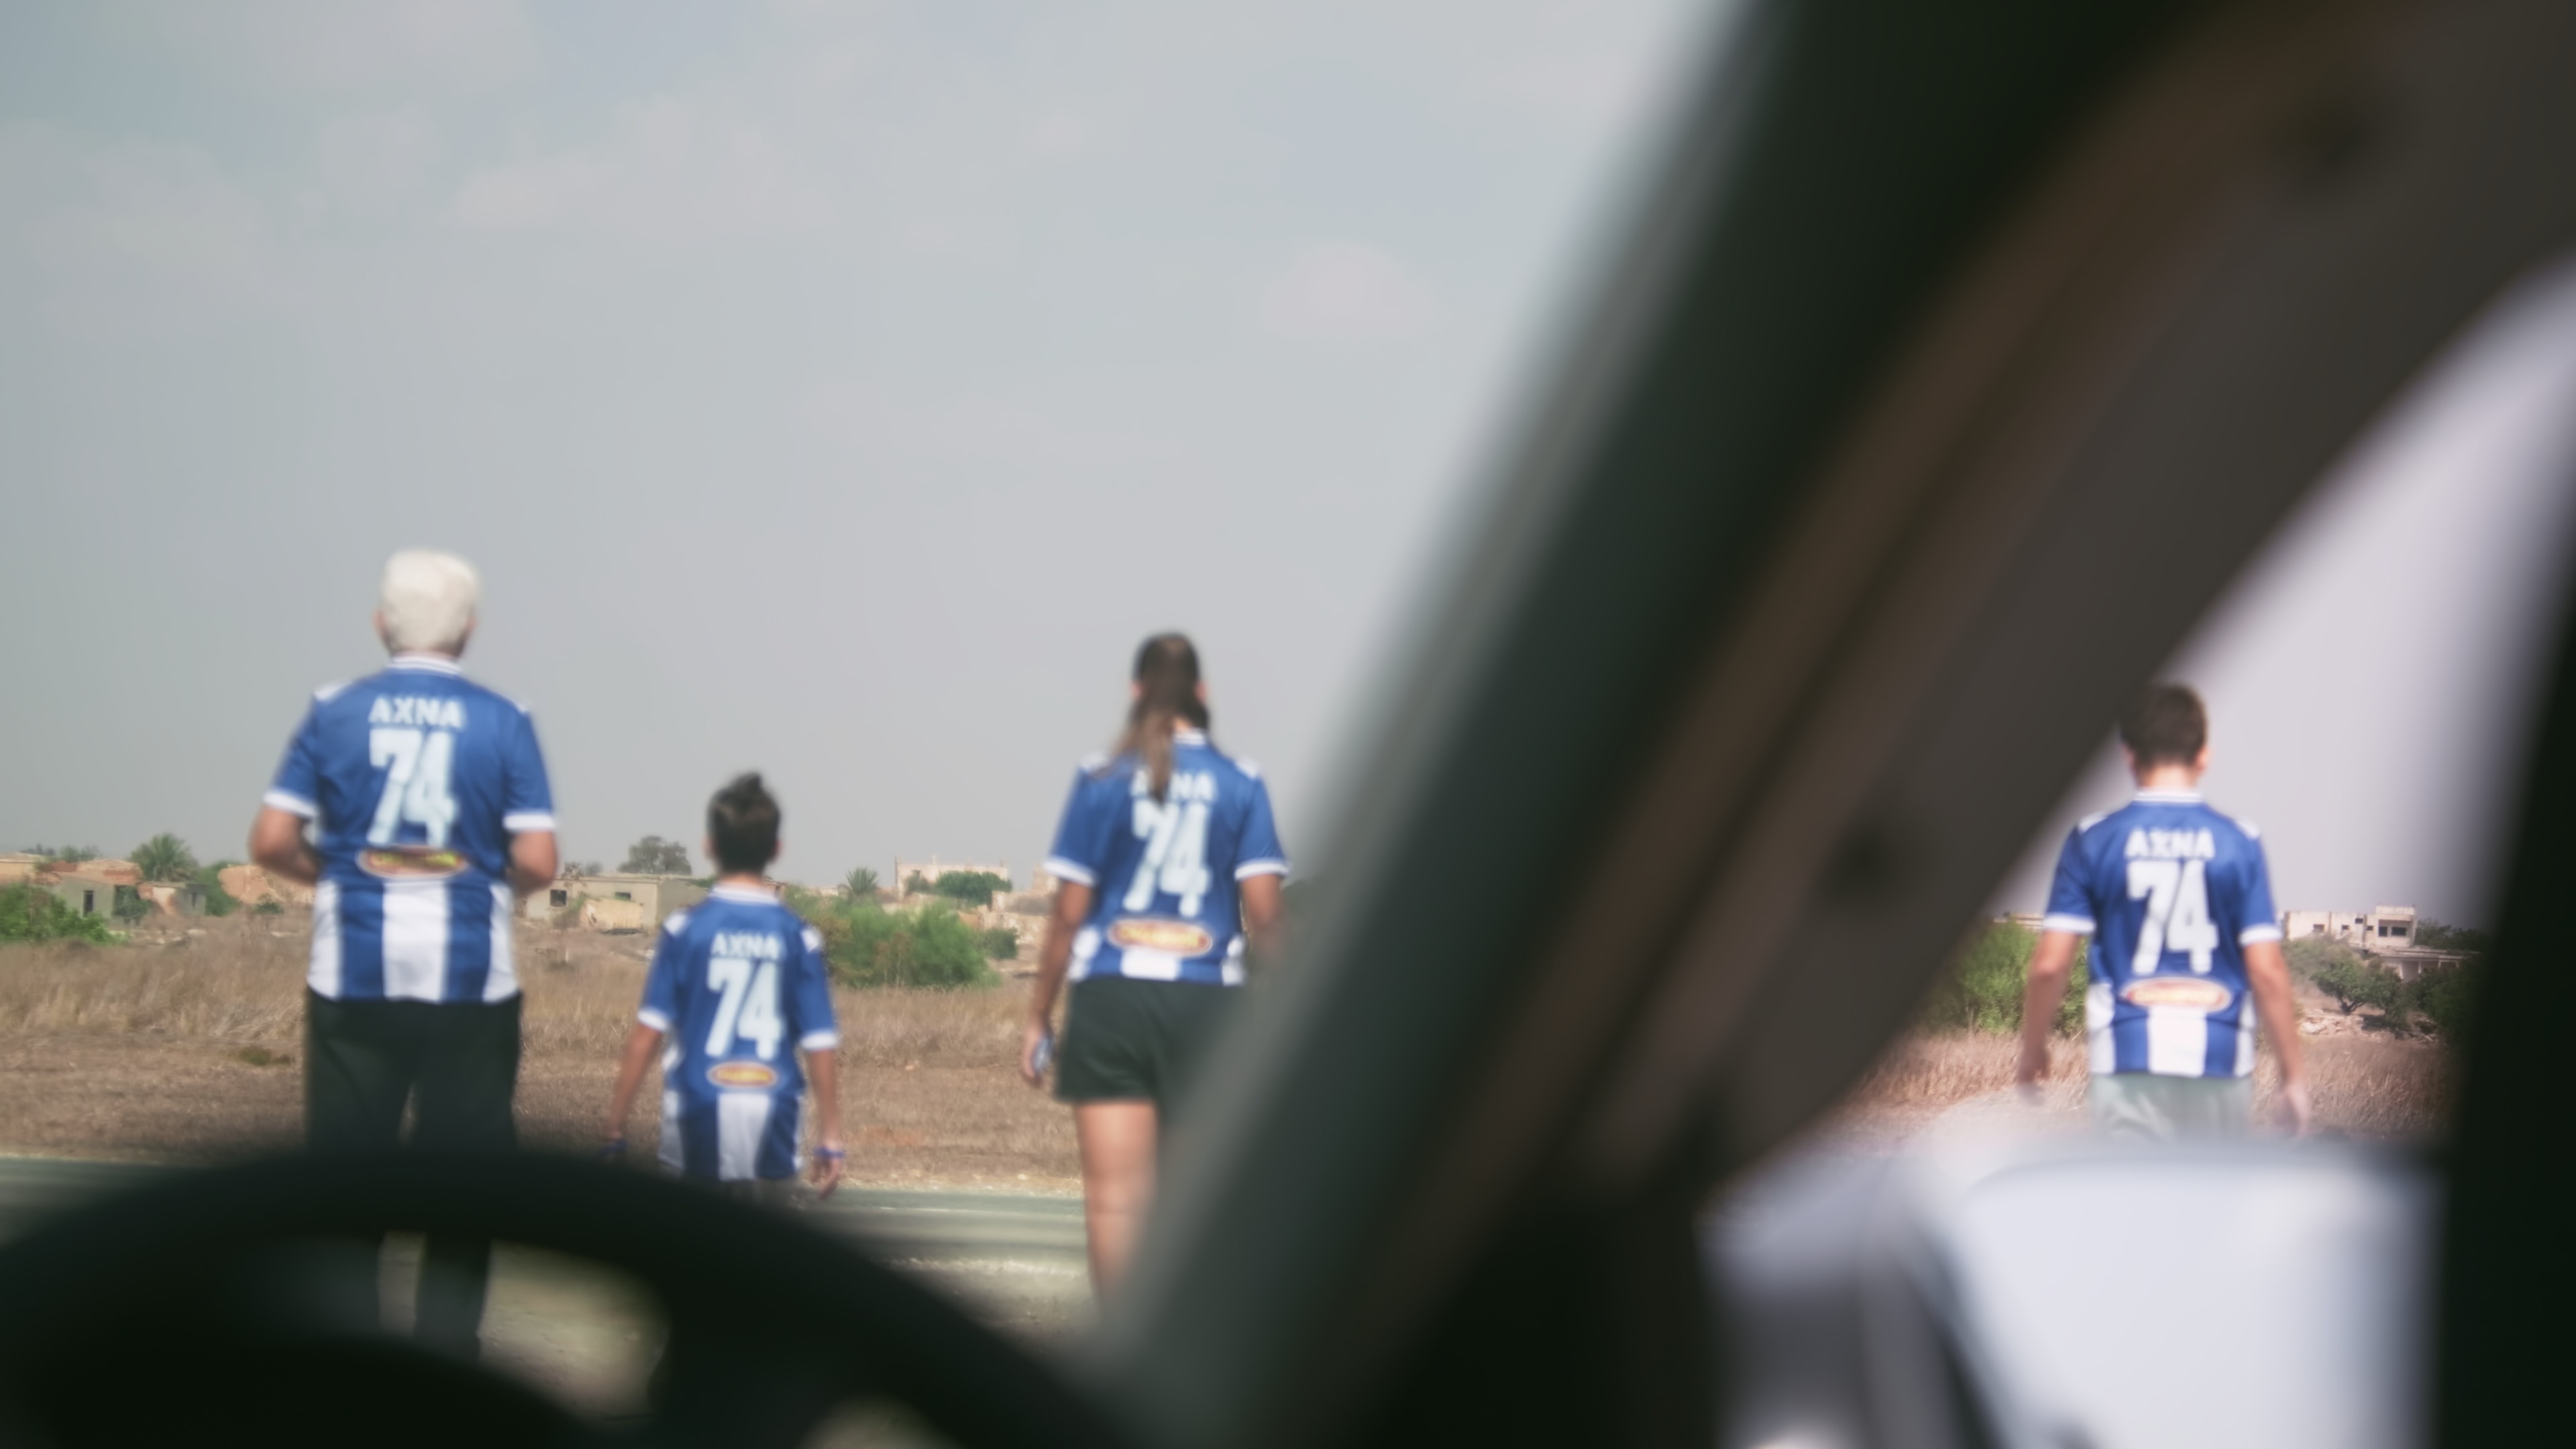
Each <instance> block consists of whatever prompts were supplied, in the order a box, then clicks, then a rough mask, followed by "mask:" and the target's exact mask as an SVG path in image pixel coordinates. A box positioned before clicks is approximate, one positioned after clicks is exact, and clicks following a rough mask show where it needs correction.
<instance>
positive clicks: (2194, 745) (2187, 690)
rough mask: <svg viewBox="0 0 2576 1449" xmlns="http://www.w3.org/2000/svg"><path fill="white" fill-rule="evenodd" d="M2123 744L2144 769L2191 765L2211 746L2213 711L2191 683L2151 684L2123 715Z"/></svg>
mask: <svg viewBox="0 0 2576 1449" xmlns="http://www.w3.org/2000/svg"><path fill="white" fill-rule="evenodd" d="M2120 743H2122V744H2124V745H2127V746H2128V747H2129V753H2130V754H2131V755H2133V756H2135V757H2136V759H2137V762H2138V764H2139V766H2140V767H2142V768H2143V767H2146V766H2150V765H2188V764H2190V763H2191V762H2192V761H2194V760H2197V759H2199V758H2200V751H2201V747H2202V746H2204V745H2207V744H2208V743H2209V711H2207V710H2205V709H2203V708H2201V704H2200V696H2199V695H2197V694H2194V693H2193V692H2192V688H2191V686H2190V685H2188V684H2151V685H2148V686H2147V691H2146V693H2144V694H2141V695H2139V696H2138V702H2137V703H2136V704H2133V705H2131V706H2129V712H2128V713H2127V714H2124V715H2122V716H2120Z"/></svg>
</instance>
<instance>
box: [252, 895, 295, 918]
mask: <svg viewBox="0 0 2576 1449" xmlns="http://www.w3.org/2000/svg"><path fill="white" fill-rule="evenodd" d="M250 913H251V914H252V915H254V916H282V915H285V914H286V907H284V906H281V905H279V904H278V903H277V901H276V900H275V899H274V898H271V899H269V900H264V901H261V902H260V903H259V904H258V905H255V906H253V907H251V908H250Z"/></svg>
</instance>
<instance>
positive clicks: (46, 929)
mask: <svg viewBox="0 0 2576 1449" xmlns="http://www.w3.org/2000/svg"><path fill="white" fill-rule="evenodd" d="M115 939H116V935H115V933H114V932H112V931H110V930H108V928H107V922H105V921H103V920H101V919H99V918H98V917H96V916H84V915H82V914H81V913H80V912H78V911H75V910H73V909H72V908H71V907H69V906H67V905H64V904H63V903H62V902H61V901H60V900H58V899H56V898H55V896H54V893H53V892H52V891H49V890H46V889H45V888H44V887H42V886H38V885H33V884H29V883H26V882H21V883H19V884H17V885H13V886H9V887H6V888H0V941H89V942H94V943H97V944H99V945H105V944H106V943H108V942H110V941H113V940H115Z"/></svg>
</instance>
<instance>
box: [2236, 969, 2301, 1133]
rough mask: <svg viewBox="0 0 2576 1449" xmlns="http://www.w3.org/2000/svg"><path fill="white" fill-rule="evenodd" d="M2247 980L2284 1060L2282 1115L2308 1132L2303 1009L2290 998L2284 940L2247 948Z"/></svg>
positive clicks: (2275, 1052) (2266, 1030)
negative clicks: (2301, 1025)
mask: <svg viewBox="0 0 2576 1449" xmlns="http://www.w3.org/2000/svg"><path fill="white" fill-rule="evenodd" d="M2245 983H2246V985H2248V986H2250V987H2252V988H2253V989H2254V1014H2255V1015H2256V1016H2257V1017H2259V1018H2260V1019H2261V1020H2262V1023H2263V1035H2264V1036H2266V1037H2269V1038H2270V1039H2271V1042H2272V1055H2274V1056H2276V1057H2279V1058H2280V1059H2281V1115H2282V1116H2284V1117H2287V1118H2288V1119H2289V1122H2290V1130H2291V1131H2292V1132H2296V1133H2299V1134H2301V1135H2305V1134H2306V1132H2307V1130H2308V1126H2309V1123H2310V1121H2311V1120H2312V1118H2313V1117H2314V1115H2315V1113H2314V1109H2313V1107H2312V1105H2311V1104H2310V1102H2309V1100H2308V1064H2307V1059H2306V1057H2305V1056H2304V1055H2302V1053H2301V1049H2300V1043H2299V1008H2298V1004H2297V1003H2296V1002H2295V1001H2293V1000H2292V999H2291V997H2290V959H2289V957H2287V956H2285V955H2283V954H2282V952H2281V943H2280V942H2278V941H2256V942H2253V943H2252V944H2250V945H2248V946H2247V947H2246V948H2245Z"/></svg>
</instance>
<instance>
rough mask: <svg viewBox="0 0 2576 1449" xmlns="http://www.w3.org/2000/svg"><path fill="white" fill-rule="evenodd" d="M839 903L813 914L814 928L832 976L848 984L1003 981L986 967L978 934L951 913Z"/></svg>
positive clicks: (862, 902)
mask: <svg viewBox="0 0 2576 1449" xmlns="http://www.w3.org/2000/svg"><path fill="white" fill-rule="evenodd" d="M835 904H836V909H832V910H828V911H823V912H819V913H817V914H816V915H815V917H814V918H813V921H814V928H815V929H816V930H818V931H821V932H822V933H823V953H824V955H825V957H826V958H828V959H829V960H830V961H831V963H832V970H833V972H834V973H835V974H837V975H838V976H839V977H840V978H841V979H842V980H843V981H846V982H848V983H849V984H850V985H853V986H937V987H958V986H990V985H992V984H993V983H994V982H996V981H997V980H999V979H1000V978H999V977H997V976H996V975H994V973H993V968H992V967H991V966H990V965H988V964H986V961H985V955H984V947H983V943H982V942H981V941H980V940H979V939H978V938H977V933H976V931H975V930H974V929H973V928H972V927H970V926H968V925H967V924H966V923H965V922H964V921H961V920H959V919H957V916H956V913H955V912H953V911H948V910H943V909H940V908H938V907H936V906H933V907H928V908H925V909H923V910H919V911H909V912H903V911H889V910H887V909H885V908H884V907H883V906H880V905H878V904H877V903H876V902H875V901H873V900H859V901H850V902H840V903H835Z"/></svg>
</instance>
